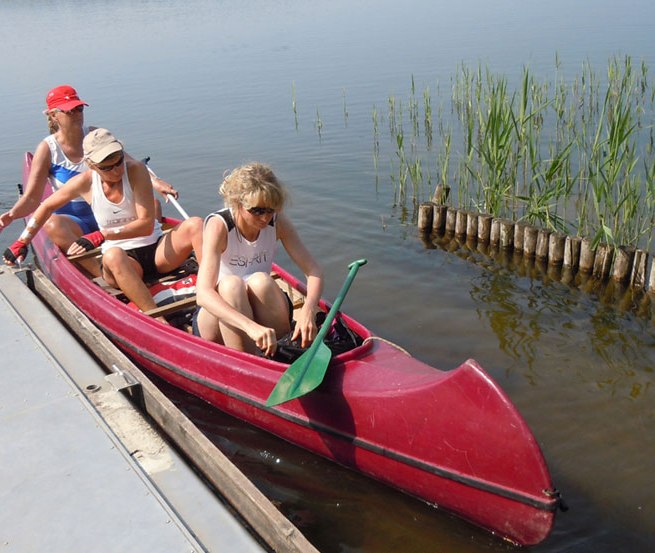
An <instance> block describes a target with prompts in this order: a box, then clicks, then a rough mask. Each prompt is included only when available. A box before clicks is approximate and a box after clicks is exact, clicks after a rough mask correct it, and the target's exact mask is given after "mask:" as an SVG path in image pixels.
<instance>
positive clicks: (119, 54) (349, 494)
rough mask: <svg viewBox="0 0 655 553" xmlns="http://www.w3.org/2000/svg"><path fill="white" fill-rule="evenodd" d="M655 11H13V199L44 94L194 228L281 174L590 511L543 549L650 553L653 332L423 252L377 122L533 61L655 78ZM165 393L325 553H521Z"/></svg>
mask: <svg viewBox="0 0 655 553" xmlns="http://www.w3.org/2000/svg"><path fill="white" fill-rule="evenodd" d="M654 12H655V7H654V6H653V4H652V3H651V2H648V1H646V0H644V1H634V0H633V1H627V2H621V3H616V2H610V1H609V0H599V1H597V2H593V3H590V2H573V3H571V2H564V1H561V0H555V1H551V2H519V1H517V0H515V1H507V2H500V3H499V2H484V1H482V0H468V1H464V2H459V3H457V4H456V5H453V3H452V2H442V1H428V0H422V1H421V0H417V1H413V2H404V3H396V2H391V1H388V0H382V1H376V2H373V1H366V0H355V1H346V0H336V1H334V0H333V1H330V2H327V1H315V2H300V1H294V0H288V1H284V0H278V1H272V2H264V1H251V2H234V1H209V0H206V1H202V0H191V1H188V2H180V1H154V0H153V1H130V2H122V1H117V2H112V3H107V2H98V1H85V2H82V1H73V0H68V1H63V0H62V1H61V2H57V3H50V2H38V1H22V2H11V1H10V2H3V3H2V6H1V7H0V30H1V31H2V49H3V54H2V57H1V58H0V70H1V72H0V73H1V75H2V77H1V79H0V101H1V103H2V106H3V116H2V119H3V124H2V133H1V136H0V169H1V173H0V174H1V175H2V179H1V187H0V203H1V204H2V209H4V208H6V207H7V206H10V205H11V204H12V203H13V201H14V198H15V194H16V191H15V183H16V182H18V181H19V180H20V169H21V156H22V154H23V152H25V151H27V150H33V149H34V147H35V145H36V144H37V142H38V140H39V139H40V138H41V137H42V136H43V135H44V134H45V131H46V127H45V123H44V119H43V116H42V115H41V110H42V109H43V107H44V106H43V103H44V96H45V93H46V91H47V90H48V89H49V88H51V87H53V86H55V85H57V84H62V83H70V84H72V85H73V86H75V87H76V88H77V89H78V91H79V92H80V94H81V95H82V98H83V99H85V100H86V101H87V102H88V103H89V104H91V106H90V107H89V108H88V109H87V111H86V121H87V123H89V124H93V125H102V126H107V127H109V128H110V129H112V130H113V131H114V132H115V133H116V134H117V135H118V136H119V137H120V138H121V139H123V140H124V142H125V144H126V147H127V149H128V151H130V153H132V154H133V155H134V156H136V157H143V156H146V155H149V156H151V157H152V162H151V163H152V166H153V168H154V169H155V170H156V171H157V172H158V173H159V174H161V175H162V176H164V177H165V178H167V179H168V180H170V181H171V182H172V183H174V184H175V185H176V186H177V188H178V189H179V190H180V191H181V202H182V204H183V205H184V207H185V208H186V209H187V211H189V212H191V213H193V214H198V215H205V214H207V213H208V212H209V211H210V210H212V209H215V208H216V207H219V206H220V204H219V201H218V196H217V186H218V182H219V179H220V177H221V175H222V173H223V172H224V171H225V170H228V169H230V168H232V167H234V166H236V165H238V164H240V163H242V162H244V161H249V160H253V159H258V160H262V161H266V162H268V163H270V164H271V165H272V166H273V167H274V168H275V170H276V171H277V172H278V174H279V176H280V177H281V178H282V179H283V180H285V181H286V182H287V184H288V185H289V187H290V189H291V190H292V192H293V204H292V206H291V207H290V213H291V215H292V217H293V219H294V221H295V222H296V224H297V226H298V228H299V229H300V231H301V233H302V236H303V238H304V239H305V241H306V243H307V244H308V245H309V246H310V248H311V249H312V250H313V251H314V252H315V253H316V255H317V257H318V258H319V259H320V260H321V262H322V263H323V265H324V266H325V269H326V273H327V275H328V279H327V285H326V291H325V293H326V296H327V297H328V298H331V297H334V295H335V294H336V291H337V290H338V289H339V287H340V285H341V283H342V281H343V278H344V277H345V273H346V267H347V265H348V263H349V262H350V261H352V260H354V259H358V258H360V257H366V258H368V260H369V264H368V265H367V266H366V267H364V268H363V269H362V270H361V271H360V273H359V275H358V277H357V279H356V281H355V283H354V285H353V287H352V289H351V291H350V292H349V295H348V297H347V299H346V301H345V303H344V309H345V310H347V311H348V312H349V313H351V314H352V315H354V316H355V317H356V318H358V319H360V320H361V321H362V322H364V323H365V324H366V325H367V326H369V327H370V328H371V329H372V330H374V331H375V332H376V333H378V334H380V335H381V336H384V337H385V338H387V339H389V340H392V341H394V342H396V343H398V344H399V345H402V347H404V348H406V349H408V350H409V351H410V352H412V353H413V354H414V355H415V356H416V357H418V358H420V359H422V360H424V361H426V362H428V363H430V364H431V365H433V366H435V367H437V368H440V369H444V370H447V369H452V368H454V367H456V366H458V365H459V364H460V363H462V362H463V361H464V360H466V359H467V358H471V357H472V358H475V359H476V360H477V361H478V362H479V363H480V364H481V365H482V366H483V367H485V368H486V369H487V370H488V372H489V373H490V374H491V375H492V376H493V378H494V379H496V380H497V381H498V382H499V384H500V385H501V387H502V388H503V389H504V390H505V391H506V392H507V393H508V394H509V396H510V397H511V399H512V401H513V402H514V403H515V404H516V406H517V407H518V409H519V410H520V411H521V413H522V414H523V415H524V417H525V418H526V420H527V422H528V424H529V425H530V427H531V428H532V430H533V432H534V434H535V436H536V437H537V440H538V441H539V443H540V445H541V446H542V448H543V451H544V454H545V457H546V459H547V461H548V464H549V467H550V469H551V472H552V475H553V479H554V481H555V483H556V485H557V486H558V488H559V489H560V490H561V491H562V492H563V493H564V495H565V498H566V500H567V502H568V504H569V506H570V510H569V512H567V513H563V514H560V516H558V519H557V521H556V525H555V529H554V532H553V534H552V535H551V536H550V538H549V539H548V540H546V541H545V542H544V543H543V544H541V545H540V546H538V547H535V548H534V550H535V551H540V552H562V551H580V552H582V551H598V552H600V551H603V552H615V551H647V550H649V549H650V547H651V546H652V543H654V542H655V531H654V530H653V526H652V520H653V519H654V515H655V477H654V476H653V475H654V474H655V471H653V459H654V458H655V443H654V442H655V440H654V432H655V420H654V419H655V409H654V407H653V404H654V402H653V390H652V384H653V380H654V375H653V367H654V366H655V350H654V348H653V345H654V339H655V331H654V326H653V322H652V321H651V320H650V319H649V318H644V317H640V316H638V315H636V314H635V313H634V312H633V311H631V310H622V309H621V308H620V307H617V305H616V304H615V303H614V302H602V301H599V299H598V297H597V296H595V295H593V294H588V293H586V292H583V291H581V290H579V289H578V288H576V287H570V286H566V285H563V284H558V283H556V282H552V281H549V279H548V278H545V277H540V276H538V274H539V273H538V272H534V271H533V272H532V273H529V272H528V271H516V270H514V269H512V268H511V264H507V263H502V262H500V261H498V260H493V259H492V258H490V257H489V256H486V255H482V254H474V253H470V252H469V253H467V251H466V250H465V249H464V250H461V249H460V250H459V251H456V252H448V251H445V250H444V249H442V248H439V247H426V245H425V244H424V243H423V241H422V240H421V239H420V238H419V236H418V235H417V232H416V230H415V223H414V222H413V221H412V216H413V208H412V202H411V199H410V201H409V202H408V203H407V205H406V206H405V207H404V208H403V207H402V206H395V205H394V201H393V186H392V183H391V173H392V170H391V169H390V166H391V161H392V158H393V154H392V153H386V151H383V152H382V154H381V158H380V160H379V164H378V170H377V171H376V170H375V169H374V164H373V130H372V129H373V126H372V113H373V111H374V110H377V111H378V112H379V113H381V114H384V113H385V110H386V105H387V101H388V97H389V96H390V95H394V96H396V97H398V98H401V99H403V100H404V101H407V97H408V95H409V92H410V84H411V79H412V77H414V79H415V83H416V87H417V90H419V91H422V90H424V89H425V88H426V87H429V88H430V90H431V91H433V94H435V97H436V94H437V93H438V91H441V93H444V94H445V96H444V98H445V100H447V98H448V94H449V88H450V83H451V81H450V79H451V78H452V76H453V75H454V74H455V73H456V71H457V68H458V66H459V65H460V64H461V63H467V64H473V65H476V64H477V63H478V62H480V63H482V64H484V65H487V66H489V67H490V68H491V69H492V70H494V71H499V72H503V73H505V74H507V75H508V76H509V77H510V79H515V78H516V77H517V76H518V75H519V74H520V72H521V70H522V68H523V67H524V66H529V67H530V68H531V69H532V70H534V71H535V72H536V73H537V74H538V75H540V76H542V77H543V78H547V77H548V76H549V75H551V73H552V71H553V68H554V65H555V61H554V60H555V56H556V54H558V56H559V58H560V60H561V64H562V69H561V70H562V71H563V72H564V73H566V74H568V75H574V74H576V72H578V71H579V69H580V68H581V66H582V63H583V62H584V61H585V60H588V61H589V62H590V63H591V64H592V65H593V66H594V67H595V68H596V70H597V71H598V72H599V73H600V74H602V73H603V71H604V70H605V67H606V63H607V60H608V58H609V56H612V55H617V54H618V55H623V54H629V55H631V56H634V58H635V59H637V60H638V61H640V60H642V59H643V60H645V61H646V62H647V63H648V64H649V66H650V67H651V69H652V68H653V67H655V63H654V62H655V60H654V59H653V55H654V54H653V53H654V52H655V48H654V46H655V44H654V39H653V33H652V23H651V22H652V21H653V20H654V17H655V13H654ZM445 100H444V102H445ZM294 101H295V110H294V108H293V102H294ZM383 121H384V119H383ZM385 156H386V157H385ZM420 194H421V195H422V196H423V197H427V196H428V195H429V194H430V190H423V191H420ZM419 199H421V198H419ZM167 209H170V208H167ZM170 214H175V212H174V211H170ZM18 232H19V229H18V225H16V226H15V227H12V228H11V229H10V230H8V231H6V232H4V233H3V234H1V235H0V246H1V247H2V249H4V248H5V247H6V246H7V245H8V244H9V243H10V242H11V241H12V240H13V239H14V238H15V236H16V235H17V234H18ZM281 260H282V263H283V265H286V266H289V265H288V263H287V260H286V259H285V258H284V256H281ZM529 274H533V275H537V276H536V277H535V278H532V277H530V276H529ZM165 389H166V390H167V391H168V392H169V393H170V394H171V395H172V397H174V398H175V400H176V401H177V402H178V403H179V404H180V405H181V406H182V408H183V409H184V410H185V411H187V412H188V413H189V414H190V415H191V416H192V417H193V418H194V419H195V420H196V421H197V423H198V424H199V425H200V426H201V428H202V429H203V430H204V431H205V432H206V433H207V434H208V435H209V436H210V437H211V438H212V439H213V440H214V441H216V442H217V443H218V444H219V445H220V446H221V447H222V448H223V449H224V450H225V451H226V453H228V454H229V455H230V456H231V457H232V459H233V460H234V461H235V462H236V463H237V464H238V465H239V466H240V467H241V468H242V469H243V470H244V471H245V472H246V474H248V476H250V477H251V478H252V479H253V480H254V481H255V482H256V483H257V485H258V486H260V487H261V489H263V490H264V491H265V492H266V493H267V494H268V495H269V497H271V498H272V499H273V500H274V501H275V502H276V503H277V504H278V505H279V506H280V508H281V509H282V511H283V512H284V513H285V514H286V515H287V516H289V517H290V518H291V519H292V520H293V521H294V522H295V523H296V524H298V526H299V527H300V528H301V529H302V530H303V532H304V533H305V534H306V535H307V536H308V537H309V539H310V540H311V541H312V542H313V543H314V544H315V545H316V546H317V547H318V548H319V549H320V550H321V551H326V552H329V551H334V552H337V551H338V552H386V551H389V552H391V551H393V552H397V551H406V552H426V551H439V552H462V551H466V552H480V551H506V550H510V549H512V547H511V546H509V545H507V544H504V543H502V542H499V541H498V540H497V539H495V538H494V537H493V536H490V535H489V534H487V533H485V532H482V531H478V530H477V529H475V528H472V527H471V526H469V525H468V524H466V523H463V522H461V521H459V520H457V519H455V518H453V517H451V516H449V515H447V514H444V513H441V512H438V511H436V510H434V509H432V508H430V507H428V506H426V505H423V504H421V503H419V502H417V501H415V500H413V499H410V498H408V497H405V496H403V495H402V494H399V493H397V492H394V491H391V490H389V489H387V488H385V487H383V486H380V485H377V484H375V483H373V482H371V481H370V480H368V479H366V478H363V477H359V476H358V475H355V474H352V473H350V472H347V471H344V470H343V469H341V468H339V467H337V466H335V465H333V464H331V463H328V462H326V461H323V460H321V459H318V458H316V457H315V456H312V455H309V454H307V453H305V452H303V451H299V450H297V449H295V448H293V447H290V446H288V445H287V444H285V443H283V442H280V441H279V440H276V439H274V438H272V437H270V436H268V435H266V434H264V433H262V432H259V431H257V430H255V429H253V428H250V427H248V426H246V425H244V424H242V423H240V422H238V421H234V420H232V419H230V418H229V417H226V416H224V415H222V414H220V413H218V412H216V411H215V410H213V409H211V408H209V407H208V406H207V405H206V404H204V403H202V402H200V401H198V400H196V399H194V398H191V397H188V396H186V395H184V394H180V393H177V392H175V391H174V390H171V389H170V388H168V387H166V388H165Z"/></svg>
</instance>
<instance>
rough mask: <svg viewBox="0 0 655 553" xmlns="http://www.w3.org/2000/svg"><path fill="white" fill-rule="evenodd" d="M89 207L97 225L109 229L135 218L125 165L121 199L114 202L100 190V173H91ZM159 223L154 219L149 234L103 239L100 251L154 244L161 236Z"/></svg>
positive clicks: (130, 187) (132, 194) (132, 196)
mask: <svg viewBox="0 0 655 553" xmlns="http://www.w3.org/2000/svg"><path fill="white" fill-rule="evenodd" d="M91 209H92V210H93V214H94V215H95V218H96V221H97V222H98V227H100V228H101V229H108V230H111V229H112V228H116V227H122V226H124V225H126V224H127V223H130V222H131V221H135V220H136V206H135V204H134V193H133V191H132V186H131V185H130V180H129V178H128V176H127V166H125V169H124V171H123V199H122V200H121V201H120V202H119V203H117V204H115V203H113V202H110V201H109V200H108V199H107V197H106V196H105V193H104V192H103V190H102V182H101V180H100V175H99V174H98V173H96V172H95V171H93V172H92V173H91ZM162 234H163V232H162V230H161V225H160V224H159V221H157V220H156V219H155V228H154V229H153V231H152V233H151V234H150V235H149V236H139V237H138V238H126V239H124V240H105V241H104V242H103V243H102V250H101V251H102V252H103V253H104V252H105V251H107V250H108V249H109V248H112V247H114V246H118V247H119V248H122V249H123V250H133V249H134V248H140V247H142V246H149V245H150V244H154V243H155V242H156V241H157V240H159V238H160V236H162Z"/></svg>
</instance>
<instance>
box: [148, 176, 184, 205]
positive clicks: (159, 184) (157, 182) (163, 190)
mask: <svg viewBox="0 0 655 553" xmlns="http://www.w3.org/2000/svg"><path fill="white" fill-rule="evenodd" d="M150 180H152V187H153V188H154V189H155V190H156V191H157V192H159V193H160V194H161V195H162V196H164V198H165V199H166V201H168V197H167V195H168V194H170V195H171V196H173V198H175V199H176V200H177V197H178V196H179V195H180V193H179V192H178V191H177V190H175V188H173V186H172V185H171V184H169V183H168V182H166V181H165V180H163V179H160V178H159V177H153V176H152V175H151V179H150Z"/></svg>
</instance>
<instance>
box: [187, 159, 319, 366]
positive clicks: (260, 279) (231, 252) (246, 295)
mask: <svg viewBox="0 0 655 553" xmlns="http://www.w3.org/2000/svg"><path fill="white" fill-rule="evenodd" d="M219 192H220V194H221V195H222V196H223V199H224V201H225V206H226V207H225V208H224V209H222V210H219V211H217V212H215V213H212V214H210V215H209V216H208V217H207V218H206V219H205V226H204V232H203V249H202V252H203V253H202V262H201V263H200V268H199V271H198V282H197V286H196V293H197V303H198V306H199V307H198V309H197V311H196V314H195V316H194V325H193V326H194V333H195V334H196V335H198V336H201V337H203V338H206V339H208V340H211V341H214V342H218V343H220V344H224V345H226V346H228V347H231V348H234V349H238V350H241V351H246V352H249V353H254V354H257V353H263V354H264V355H266V356H268V357H270V356H273V355H274V354H275V351H276V349H277V340H278V339H279V338H281V337H282V336H284V335H285V334H287V333H289V332H290V330H291V315H292V308H291V305H290V301H289V299H288V298H287V297H286V296H285V294H284V293H283V292H282V290H281V289H280V287H279V286H278V285H277V284H276V283H275V281H274V280H273V278H272V277H271V268H272V264H273V257H274V255H275V251H276V249H277V242H278V241H280V242H281V243H282V245H283V246H284V249H285V250H286V251H287V253H288V254H289V257H291V259H292V260H293V261H294V262H295V263H296V264H297V265H298V267H299V268H300V269H301V270H302V271H303V273H304V274H305V276H306V278H307V298H306V301H305V304H304V305H303V307H302V310H301V312H300V314H299V316H298V317H297V320H296V325H295V328H294V330H293V335H292V339H294V340H295V339H296V338H299V339H300V342H301V346H302V347H307V346H308V345H309V344H310V343H311V342H312V341H313V340H314V338H315V337H316V333H317V327H316V322H315V313H316V311H317V309H318V301H319V298H320V296H321V293H322V291H323V273H322V270H321V268H320V266H319V264H318V263H317V262H316V261H315V260H314V258H313V257H312V255H311V254H310V252H309V251H308V250H307V248H306V247H305V245H304V244H303V242H302V240H301V239H300V236H299V235H298V233H297V232H296V229H295V227H294V226H293V224H292V223H291V221H290V220H289V218H288V217H287V215H286V214H285V213H284V207H285V204H286V202H287V192H286V189H285V187H284V186H283V185H282V183H280V182H279V180H278V179H277V177H276V176H275V174H274V173H273V171H272V170H271V168H270V167H268V166H267V165H264V164H262V163H250V164H247V165H243V166H241V167H238V168H236V169H234V170H233V171H232V172H231V173H229V174H228V175H227V176H226V177H225V179H224V180H223V182H222V184H221V186H220V189H219Z"/></svg>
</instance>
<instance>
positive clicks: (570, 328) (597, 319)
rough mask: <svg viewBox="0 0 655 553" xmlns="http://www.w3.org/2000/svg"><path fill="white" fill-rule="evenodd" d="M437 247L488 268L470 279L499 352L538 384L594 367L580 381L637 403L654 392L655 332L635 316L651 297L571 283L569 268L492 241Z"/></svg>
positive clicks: (581, 280) (448, 241)
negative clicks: (546, 374)
mask: <svg viewBox="0 0 655 553" xmlns="http://www.w3.org/2000/svg"><path fill="white" fill-rule="evenodd" d="M425 243H426V240H425V238H424V244H425ZM430 247H439V248H442V249H444V250H445V251H448V252H451V253H455V254H456V255H457V256H459V257H462V258H464V259H466V260H467V261H468V262H472V263H475V264H477V265H479V266H482V267H484V268H485V269H486V270H485V271H483V272H480V273H479V274H478V275H476V276H474V277H473V278H471V280H470V283H469V292H470V295H471V299H472V300H473V302H474V304H475V306H476V310H477V313H478V316H479V318H480V319H481V320H483V321H486V324H487V325H488V326H489V328H490V329H491V330H492V331H493V333H494V334H495V336H496V337H497V339H498V348H499V349H500V351H502V352H503V353H504V354H506V355H507V356H508V357H509V358H511V359H513V360H515V361H517V363H516V364H515V365H514V368H515V370H516V369H517V368H518V367H521V374H522V376H523V377H524V378H525V379H526V380H527V381H528V382H529V383H530V384H531V385H535V384H536V383H537V381H538V379H539V377H540V372H541V371H543V370H549V371H550V370H552V369H553V368H555V370H559V371H563V370H566V371H570V370H571V368H573V367H581V366H588V367H587V368H585V370H584V371H579V372H578V375H579V381H580V383H584V384H588V383H590V382H593V383H594V384H595V385H596V386H597V387H598V389H600V390H605V391H606V392H608V393H609V394H610V395H611V396H622V397H628V398H631V399H633V400H636V399H640V398H642V397H643V396H644V395H645V394H646V392H647V391H648V390H649V389H650V387H651V385H652V383H653V366H654V362H655V357H654V355H653V353H654V352H655V350H654V348H653V345H655V329H654V328H653V327H652V323H651V322H650V321H649V320H648V319H644V318H643V317H639V316H638V315H636V314H635V313H636V312H637V311H638V310H641V312H642V313H643V312H647V313H648V312H649V308H648V307H647V304H648V303H649V300H648V297H647V295H644V294H637V293H635V292H633V291H629V290H627V289H626V288H625V287H624V286H621V285H619V284H617V283H615V282H614V281H609V282H608V283H604V284H601V283H599V282H598V281H596V280H594V279H590V278H588V277H585V276H580V275H576V276H575V278H573V276H569V277H568V278H567V281H568V282H569V283H570V284H569V285H567V284H565V283H563V282H562V278H563V274H562V269H559V268H554V267H551V266H548V265H547V264H546V263H545V262H539V261H538V260H537V261H535V259H534V258H532V259H530V258H528V259H526V258H524V257H523V256H521V255H517V254H515V253H512V252H508V251H505V250H498V249H494V248H490V247H489V246H488V245H487V244H476V243H473V242H471V241H468V242H467V241H463V240H458V239H456V238H452V237H447V236H445V237H440V238H436V239H432V240H430ZM564 276H566V275H564ZM576 285H577V286H576ZM545 359H548V360H549V363H548V366H547V368H546V367H545V366H544V360H545ZM558 367H559V368H558Z"/></svg>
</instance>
